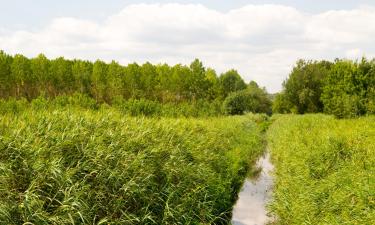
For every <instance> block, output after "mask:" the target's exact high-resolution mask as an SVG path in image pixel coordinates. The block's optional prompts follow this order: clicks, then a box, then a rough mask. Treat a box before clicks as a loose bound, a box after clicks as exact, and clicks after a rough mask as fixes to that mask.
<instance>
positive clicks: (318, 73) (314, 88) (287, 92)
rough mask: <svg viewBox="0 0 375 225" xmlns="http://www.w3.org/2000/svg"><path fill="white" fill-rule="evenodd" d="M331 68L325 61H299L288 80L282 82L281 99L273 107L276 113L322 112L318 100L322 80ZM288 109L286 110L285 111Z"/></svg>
mask: <svg viewBox="0 0 375 225" xmlns="http://www.w3.org/2000/svg"><path fill="white" fill-rule="evenodd" d="M330 67H331V63H330V62H327V61H320V62H318V61H304V60H299V61H298V62H297V64H296V66H295V67H294V68H293V70H292V72H291V73H290V75H289V77H288V79H287V80H286V81H284V83H283V87H284V90H283V92H282V93H281V95H283V96H282V97H279V98H278V99H277V102H276V104H278V105H277V106H275V107H274V109H275V110H280V111H276V112H278V113H281V112H283V111H292V112H296V113H300V114H303V113H313V112H315V113H316V112H323V103H322V102H321V100H320V96H321V93H322V86H323V80H324V79H325V77H326V76H327V73H328V71H329V69H330ZM285 109H288V110H285Z"/></svg>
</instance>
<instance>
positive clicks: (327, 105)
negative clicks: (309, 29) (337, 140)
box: [273, 58, 375, 118]
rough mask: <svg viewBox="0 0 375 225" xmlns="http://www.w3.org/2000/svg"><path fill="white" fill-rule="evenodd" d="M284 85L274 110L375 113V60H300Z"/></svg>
mask: <svg viewBox="0 0 375 225" xmlns="http://www.w3.org/2000/svg"><path fill="white" fill-rule="evenodd" d="M283 86H284V89H283V91H282V92H281V93H280V94H279V95H278V96H277V97H276V99H275V101H274V106H273V112H275V113H289V112H292V113H299V114H303V113H317V112H323V111H324V112H325V113H328V114H333V115H335V116H336V117H338V118H345V117H357V116H361V115H365V114H373V113H374V101H375V94H374V86H375V61H374V60H372V61H368V60H367V59H365V58H363V59H362V60H361V61H360V62H353V61H350V60H338V59H337V60H335V62H333V63H331V62H327V61H307V62H306V61H303V60H300V61H298V62H297V65H296V66H295V67H294V68H293V71H292V72H291V74H290V75H289V77H288V79H287V80H286V81H285V82H284V83H283Z"/></svg>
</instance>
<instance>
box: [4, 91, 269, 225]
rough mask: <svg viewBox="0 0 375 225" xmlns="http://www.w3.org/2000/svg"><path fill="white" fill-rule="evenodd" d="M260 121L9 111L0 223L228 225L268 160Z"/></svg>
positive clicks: (79, 111) (63, 110)
mask: <svg viewBox="0 0 375 225" xmlns="http://www.w3.org/2000/svg"><path fill="white" fill-rule="evenodd" d="M75 99H77V98H73V100H75ZM60 102H64V101H60ZM38 104H42V103H41V102H33V106H34V107H38ZM88 105H91V103H90V102H89V103H88ZM262 121H263V117H262V116H252V115H247V116H241V117H239V116H237V117H222V118H220V117H218V118H209V119H183V118H179V119H167V118H146V117H128V116H124V115H123V114H122V113H119V112H118V111H116V110H114V109H111V108H108V107H107V108H106V107H101V108H100V109H99V110H97V111H93V110H87V109H84V108H76V107H73V106H70V107H67V108H63V107H60V108H58V107H56V108H54V109H47V110H44V109H43V108H39V109H38V108H34V109H30V110H22V111H20V112H18V113H17V114H14V113H8V112H6V113H5V114H1V116H0V152H1V154H0V178H1V179H0V221H1V223H2V224H227V223H228V221H229V219H230V215H231V209H232V205H233V203H234V201H235V199H236V196H237V192H238V191H239V189H240V187H241V184H242V183H243V180H244V178H245V177H246V175H247V173H248V170H249V168H250V167H251V165H252V164H253V162H254V161H255V160H256V158H257V157H258V156H259V154H260V153H261V152H262V138H261V135H260V129H259V127H258V126H257V125H256V123H261V122H262Z"/></svg>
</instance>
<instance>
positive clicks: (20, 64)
mask: <svg viewBox="0 0 375 225" xmlns="http://www.w3.org/2000/svg"><path fill="white" fill-rule="evenodd" d="M11 74H12V77H13V80H14V83H15V86H16V90H15V91H16V93H15V96H16V97H31V96H29V92H28V90H27V86H28V82H29V81H30V80H31V74H32V73H31V68H30V60H29V59H28V58H26V57H25V56H23V55H20V54H17V55H15V56H14V58H13V62H12V66H11Z"/></svg>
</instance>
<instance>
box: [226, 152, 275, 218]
mask: <svg viewBox="0 0 375 225" xmlns="http://www.w3.org/2000/svg"><path fill="white" fill-rule="evenodd" d="M257 167H259V168H261V172H260V174H259V176H257V177H256V178H254V179H247V180H246V181H245V183H244V185H243V187H242V190H241V192H240V194H239V198H238V200H237V202H236V205H235V206H234V209H233V217H232V224H233V225H263V224H267V222H269V221H270V219H271V218H269V216H268V215H267V210H266V204H267V202H268V201H269V200H270V197H271V190H272V186H273V178H272V174H271V171H272V170H273V165H272V164H271V162H270V156H269V153H266V154H265V155H264V156H262V157H261V158H260V159H259V160H258V162H257Z"/></svg>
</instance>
